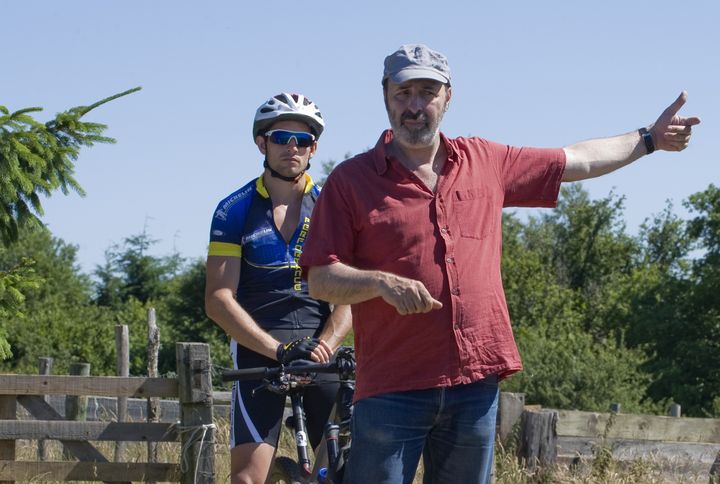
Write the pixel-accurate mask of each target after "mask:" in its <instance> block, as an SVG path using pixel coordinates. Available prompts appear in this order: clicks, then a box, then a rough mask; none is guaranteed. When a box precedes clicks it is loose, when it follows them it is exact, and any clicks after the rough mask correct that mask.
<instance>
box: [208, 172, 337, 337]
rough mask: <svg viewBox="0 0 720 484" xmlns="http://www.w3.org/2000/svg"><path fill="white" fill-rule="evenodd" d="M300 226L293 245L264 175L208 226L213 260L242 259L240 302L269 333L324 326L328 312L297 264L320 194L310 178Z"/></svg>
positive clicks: (235, 196)
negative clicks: (280, 227)
mask: <svg viewBox="0 0 720 484" xmlns="http://www.w3.org/2000/svg"><path fill="white" fill-rule="evenodd" d="M305 177H306V179H307V184H306V187H305V193H304V195H303V200H302V205H301V208H300V217H299V220H298V225H297V227H296V229H295V232H294V233H293V235H292V238H291V239H290V241H289V242H286V241H285V239H283V236H282V234H281V233H280V231H279V230H278V228H277V227H276V226H275V221H274V219H273V206H272V200H271V199H270V196H269V194H268V192H267V189H266V188H265V186H264V184H263V181H262V177H259V178H256V179H255V180H252V181H251V182H250V183H248V184H247V185H245V186H244V187H242V188H240V189H239V190H237V191H236V192H234V193H232V194H230V195H229V196H228V197H226V198H225V199H223V200H222V201H221V202H220V203H219V204H218V206H217V209H216V210H215V214H214V216H213V219H212V225H211V228H210V248H209V251H208V255H210V256H226V257H239V258H241V259H242V261H241V268H240V281H239V283H238V287H237V301H238V303H239V304H240V305H241V306H242V307H243V308H244V309H245V310H246V311H247V312H248V313H249V314H250V315H251V316H252V317H253V319H255V321H256V322H257V323H258V324H259V325H260V327H262V328H263V329H264V330H266V331H271V330H273V329H283V330H284V329H300V328H304V329H314V328H319V327H321V326H322V325H323V324H324V323H325V320H326V319H327V317H328V315H329V314H330V308H329V306H328V304H327V303H325V302H322V301H317V300H315V299H313V298H311V297H310V296H309V294H308V290H307V282H306V281H304V280H303V278H302V272H301V269H300V266H299V265H298V261H299V259H300V254H301V253H302V249H303V244H304V243H305V239H306V238H307V234H308V230H309V228H310V217H311V215H312V210H313V207H314V206H315V200H316V199H317V196H318V195H319V193H320V190H319V188H318V187H317V186H316V185H315V184H314V183H313V181H312V179H311V178H310V176H309V175H307V174H306V175H305Z"/></svg>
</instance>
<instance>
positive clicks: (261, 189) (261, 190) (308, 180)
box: [255, 172, 315, 198]
mask: <svg viewBox="0 0 720 484" xmlns="http://www.w3.org/2000/svg"><path fill="white" fill-rule="evenodd" d="M304 175H305V191H304V192H303V193H310V190H312V188H313V187H314V186H315V182H314V181H313V179H312V177H311V176H310V174H309V173H308V172H305V173H304ZM255 189H256V190H257V192H258V194H259V195H260V196H261V197H263V198H270V194H269V193H268V191H267V188H265V182H263V176H262V175H260V176H259V177H258V178H257V180H255Z"/></svg>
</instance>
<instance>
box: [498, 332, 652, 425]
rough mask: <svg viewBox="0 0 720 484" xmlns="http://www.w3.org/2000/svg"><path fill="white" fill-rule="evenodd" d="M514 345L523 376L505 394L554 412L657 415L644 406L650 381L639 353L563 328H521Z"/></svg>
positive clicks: (513, 379)
mask: <svg viewBox="0 0 720 484" xmlns="http://www.w3.org/2000/svg"><path fill="white" fill-rule="evenodd" d="M516 339H517V344H518V347H519V349H520V354H521V356H522V359H523V366H524V371H522V372H521V373H519V374H517V375H514V376H512V377H511V378H510V379H509V380H507V381H506V382H504V383H503V390H507V391H520V392H524V393H525V394H526V400H527V401H528V402H533V403H541V404H542V405H543V406H547V407H551V408H560V409H582V410H590V411H607V409H608V407H609V405H610V404H611V403H616V402H617V403H620V404H621V405H622V408H623V410H624V411H627V412H649V411H650V412H652V411H657V410H658V409H659V407H658V406H657V405H653V404H652V403H650V402H645V401H643V399H644V398H645V391H644V390H645V388H647V385H648V384H649V382H650V375H648V374H644V373H643V372H641V370H640V365H641V364H642V363H643V361H644V360H645V355H644V354H643V353H642V352H641V351H639V350H631V349H628V348H626V347H624V346H623V345H618V344H617V343H616V342H615V341H614V340H611V339H605V340H600V341H598V340H596V339H595V338H594V337H593V336H592V335H591V334H590V333H588V332H587V331H584V330H583V329H582V328H581V327H579V326H575V327H573V326H571V325H568V326H564V325H562V324H556V325H551V326H544V325H543V326H533V327H520V328H518V329H517V330H516Z"/></svg>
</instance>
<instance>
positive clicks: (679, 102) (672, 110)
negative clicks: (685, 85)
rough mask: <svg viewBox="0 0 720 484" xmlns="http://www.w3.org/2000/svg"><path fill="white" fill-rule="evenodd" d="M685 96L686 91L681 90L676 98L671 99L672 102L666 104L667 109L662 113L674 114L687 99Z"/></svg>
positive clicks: (686, 94)
mask: <svg viewBox="0 0 720 484" xmlns="http://www.w3.org/2000/svg"><path fill="white" fill-rule="evenodd" d="M687 96H688V93H687V91H683V92H681V93H680V95H679V96H678V97H677V99H676V100H675V101H673V103H672V104H671V105H670V106H668V107H667V109H665V111H664V112H663V115H668V116H675V114H676V113H677V112H678V111H680V108H681V107H683V105H684V104H685V101H687Z"/></svg>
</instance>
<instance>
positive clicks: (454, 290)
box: [450, 287, 460, 296]
mask: <svg viewBox="0 0 720 484" xmlns="http://www.w3.org/2000/svg"><path fill="white" fill-rule="evenodd" d="M450 292H452V293H453V294H454V295H456V296H457V295H458V294H460V289H458V288H457V287H456V288H453V290H452V291H450Z"/></svg>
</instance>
